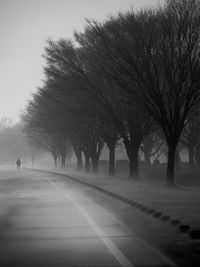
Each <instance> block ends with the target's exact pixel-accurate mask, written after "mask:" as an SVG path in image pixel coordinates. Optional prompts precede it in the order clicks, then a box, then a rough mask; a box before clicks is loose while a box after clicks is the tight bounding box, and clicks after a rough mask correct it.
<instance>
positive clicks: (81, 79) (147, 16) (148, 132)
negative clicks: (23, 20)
mask: <svg viewBox="0 0 200 267" xmlns="http://www.w3.org/2000/svg"><path fill="white" fill-rule="evenodd" d="M199 41H200V5H199V2H198V1H195V0H194V1H188V0H180V1H173V0H168V1H166V2H165V4H163V5H162V6H160V7H157V8H154V9H143V10H140V11H133V10H130V11H128V12H126V13H119V14H118V15H117V16H113V17H109V18H108V19H107V20H106V21H104V22H99V21H93V20H88V21H87V22H86V25H85V29H84V31H83V32H75V33H74V39H73V40H70V39H65V36H63V39H60V40H52V39H48V41H47V42H46V47H45V49H44V58H45V61H46V65H45V67H44V73H45V80H44V83H43V86H42V87H41V88H38V90H37V92H36V93H35V94H34V95H33V98H32V100H31V101H29V103H28V106H27V109H26V111H25V112H24V114H23V116H22V119H23V127H24V129H23V130H24V132H25V133H26V135H27V137H28V138H29V140H30V142H31V143H32V144H33V145H34V146H36V147H43V149H44V150H46V151H48V152H49V153H51V155H52V157H53V159H54V164H55V166H57V160H58V159H60V162H61V167H64V166H65V160H66V158H67V157H70V155H71V153H72V151H73V152H74V154H75V155H76V158H77V168H78V169H79V170H82V169H83V167H84V168H85V170H86V171H90V168H92V171H93V172H94V173H96V172H98V163H99V159H100V155H101V151H102V149H103V147H104V146H107V148H108V151H109V169H108V172H109V174H110V175H115V172H116V166H115V148H116V145H117V144H118V143H119V142H122V143H123V144H124V147H125V149H126V152H127V156H128V159H129V176H130V177H132V178H133V179H140V173H139V155H140V154H141V153H143V155H144V161H145V162H146V164H151V159H152V158H153V159H154V160H157V161H158V159H159V156H160V155H161V154H162V155H165V156H166V157H167V170H166V182H167V184H168V185H170V186H174V185H175V166H177V168H178V166H179V162H180V155H179V152H180V151H181V149H183V148H187V149H188V151H189V160H190V165H191V168H194V167H195V166H196V167H199V166H200V141H199V140H200V139H199V137H200V135H199V132H200V131H199V127H200V120H199V118H200V117H199V103H200V79H199V77H200V46H199V43H200V42H199ZM83 157H84V164H85V166H83V162H82V158H83Z"/></svg>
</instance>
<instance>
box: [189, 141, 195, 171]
mask: <svg viewBox="0 0 200 267" xmlns="http://www.w3.org/2000/svg"><path fill="white" fill-rule="evenodd" d="M188 153H189V164H190V168H191V169H194V147H193V146H191V145H190V146H188Z"/></svg>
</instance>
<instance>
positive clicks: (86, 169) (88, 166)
mask: <svg viewBox="0 0 200 267" xmlns="http://www.w3.org/2000/svg"><path fill="white" fill-rule="evenodd" d="M84 156H85V171H86V172H89V171H90V155H89V153H85V152H84Z"/></svg>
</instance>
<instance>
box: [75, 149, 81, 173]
mask: <svg viewBox="0 0 200 267" xmlns="http://www.w3.org/2000/svg"><path fill="white" fill-rule="evenodd" d="M76 157H77V169H78V170H79V171H81V170H82V169H83V163H82V153H81V151H79V152H78V153H77V155H76Z"/></svg>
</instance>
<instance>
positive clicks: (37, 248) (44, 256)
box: [0, 169, 199, 267]
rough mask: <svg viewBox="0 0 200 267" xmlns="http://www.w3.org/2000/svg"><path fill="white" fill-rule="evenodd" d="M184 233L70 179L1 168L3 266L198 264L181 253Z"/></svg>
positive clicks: (0, 252)
mask: <svg viewBox="0 0 200 267" xmlns="http://www.w3.org/2000/svg"><path fill="white" fill-rule="evenodd" d="M179 235H180V234H179V233H178V231H177V229H176V227H174V226H171V225H169V223H166V222H160V221H159V220H157V219H155V218H153V217H151V216H149V215H146V214H144V213H142V212H140V211H138V210H136V209H134V208H131V207H130V206H128V205H126V204H125V203H122V202H120V201H118V200H115V199H112V198H111V197H109V196H106V195H104V194H103V193H101V192H98V191H96V190H94V189H92V188H89V187H87V186H84V185H81V184H79V183H76V182H74V181H72V180H70V179H68V178H65V177H62V176H58V175H53V174H47V173H43V172H35V171H31V170H25V169H24V170H23V169H21V170H15V169H8V170H6V169H2V170H0V266H1V267H8V266H9V267H15V266H19V267H29V266H30V267H32V266H34V267H37V266H42V267H51V266H52V267H57V266H58V267H66V266H69V267H71V266H90V267H92V266H107V267H108V266H109V267H113V266H124V267H129V266H145V267H146V266H152V267H156V266H193V264H194V262H193V263H192V262H190V261H189V259H188V258H187V255H186V256H185V255H182V254H181V253H179V252H178V253H177V251H176V244H177V240H179V241H180V238H179ZM189 264H191V265H189ZM197 266H199V265H197Z"/></svg>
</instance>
